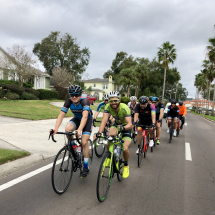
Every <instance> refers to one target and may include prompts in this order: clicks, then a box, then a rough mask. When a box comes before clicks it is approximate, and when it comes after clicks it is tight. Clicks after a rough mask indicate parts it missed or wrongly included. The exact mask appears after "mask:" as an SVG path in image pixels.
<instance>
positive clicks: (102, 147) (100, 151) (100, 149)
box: [94, 138, 105, 158]
mask: <svg viewBox="0 0 215 215" xmlns="http://www.w3.org/2000/svg"><path fill="white" fill-rule="evenodd" d="M102 139H104V138H96V139H95V140H94V147H95V154H96V157H98V158H100V157H102V155H103V154H104V152H105V145H104V144H101V145H99V146H97V147H96V146H95V143H96V141H97V142H100V141H101V140H102Z"/></svg>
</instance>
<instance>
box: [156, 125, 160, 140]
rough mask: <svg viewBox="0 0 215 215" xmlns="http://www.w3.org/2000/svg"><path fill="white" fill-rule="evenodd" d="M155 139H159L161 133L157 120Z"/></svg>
mask: <svg viewBox="0 0 215 215" xmlns="http://www.w3.org/2000/svg"><path fill="white" fill-rule="evenodd" d="M156 126H157V139H158V140H159V139H160V134H161V123H160V122H157V125H156Z"/></svg>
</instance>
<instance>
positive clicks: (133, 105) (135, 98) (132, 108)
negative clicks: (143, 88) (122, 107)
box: [128, 96, 138, 122]
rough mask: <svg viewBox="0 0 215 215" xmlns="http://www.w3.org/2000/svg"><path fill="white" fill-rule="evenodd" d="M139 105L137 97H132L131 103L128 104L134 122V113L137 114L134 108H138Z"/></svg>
mask: <svg viewBox="0 0 215 215" xmlns="http://www.w3.org/2000/svg"><path fill="white" fill-rule="evenodd" d="M137 104H138V102H137V97H136V96H131V97H130V102H129V103H128V107H129V108H130V111H131V118H132V122H133V121H134V113H135V111H134V108H135V107H136V105H137Z"/></svg>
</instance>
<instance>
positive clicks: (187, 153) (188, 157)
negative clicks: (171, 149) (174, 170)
mask: <svg viewBox="0 0 215 215" xmlns="http://www.w3.org/2000/svg"><path fill="white" fill-rule="evenodd" d="M185 157H186V160H188V161H192V156H191V149H190V144H189V143H185Z"/></svg>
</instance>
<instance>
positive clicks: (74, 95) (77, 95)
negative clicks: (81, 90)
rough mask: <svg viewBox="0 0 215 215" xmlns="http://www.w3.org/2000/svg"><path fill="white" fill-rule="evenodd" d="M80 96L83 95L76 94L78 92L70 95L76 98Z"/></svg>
mask: <svg viewBox="0 0 215 215" xmlns="http://www.w3.org/2000/svg"><path fill="white" fill-rule="evenodd" d="M79 96H81V94H76V93H71V94H70V97H76V98H77V97H79Z"/></svg>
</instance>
